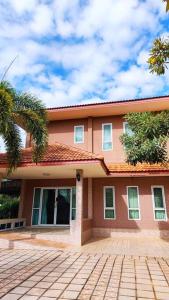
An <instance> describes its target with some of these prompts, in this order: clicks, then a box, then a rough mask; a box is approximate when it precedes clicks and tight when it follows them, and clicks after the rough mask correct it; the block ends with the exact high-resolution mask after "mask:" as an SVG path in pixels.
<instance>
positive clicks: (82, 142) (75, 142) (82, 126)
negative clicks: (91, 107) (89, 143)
mask: <svg viewBox="0 0 169 300" xmlns="http://www.w3.org/2000/svg"><path fill="white" fill-rule="evenodd" d="M78 127H81V128H82V130H83V136H82V141H81V142H77V141H76V128H78ZM74 144H84V125H76V126H74Z"/></svg>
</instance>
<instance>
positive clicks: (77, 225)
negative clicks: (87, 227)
mask: <svg viewBox="0 0 169 300" xmlns="http://www.w3.org/2000/svg"><path fill="white" fill-rule="evenodd" d="M82 223H83V170H76V220H75V221H73V222H72V224H71V227H72V228H71V233H72V238H73V239H74V243H75V244H77V245H81V244H82V225H83V224H82Z"/></svg>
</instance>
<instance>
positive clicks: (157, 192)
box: [152, 186, 167, 221]
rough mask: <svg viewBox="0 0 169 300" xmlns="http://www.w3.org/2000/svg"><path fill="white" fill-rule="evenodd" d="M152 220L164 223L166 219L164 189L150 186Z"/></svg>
mask: <svg viewBox="0 0 169 300" xmlns="http://www.w3.org/2000/svg"><path fill="white" fill-rule="evenodd" d="M152 195H153V208H154V219H155V220H157V221H165V220H166V219H167V214H166V205H165V196H164V187H163V186H152Z"/></svg>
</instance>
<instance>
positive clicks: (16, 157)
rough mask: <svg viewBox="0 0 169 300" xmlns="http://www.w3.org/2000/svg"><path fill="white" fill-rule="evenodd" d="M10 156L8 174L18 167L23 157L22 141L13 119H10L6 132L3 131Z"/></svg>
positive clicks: (8, 155)
mask: <svg viewBox="0 0 169 300" xmlns="http://www.w3.org/2000/svg"><path fill="white" fill-rule="evenodd" d="M1 135H2V137H3V140H4V143H5V148H6V152H7V157H8V164H9V167H8V175H9V174H10V173H11V172H12V171H13V170H15V169H16V167H17V166H18V164H19V162H20V158H21V146H22V141H21V138H20V132H19V128H18V126H17V125H16V124H15V123H14V122H13V120H12V119H11V120H8V122H7V125H6V130H5V132H1Z"/></svg>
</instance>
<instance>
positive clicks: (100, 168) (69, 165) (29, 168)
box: [0, 143, 108, 179]
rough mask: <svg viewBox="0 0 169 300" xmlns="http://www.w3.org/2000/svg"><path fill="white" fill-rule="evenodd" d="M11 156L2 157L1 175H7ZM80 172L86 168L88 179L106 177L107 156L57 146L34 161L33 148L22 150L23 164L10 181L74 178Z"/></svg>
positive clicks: (0, 155) (65, 146) (50, 146)
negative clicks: (105, 160) (38, 160)
mask: <svg viewBox="0 0 169 300" xmlns="http://www.w3.org/2000/svg"><path fill="white" fill-rule="evenodd" d="M7 167H8V162H7V156H6V154H5V153H1V154H0V174H1V177H3V178H5V177H6V176H7ZM77 169H83V172H84V173H83V174H84V177H104V176H105V175H106V174H108V169H107V166H106V164H105V163H104V159H103V157H101V156H100V155H96V154H93V153H90V152H88V151H85V150H81V149H78V148H75V147H71V146H67V145H63V144H59V143H55V144H52V145H48V148H47V150H46V153H45V155H44V157H43V159H42V160H41V161H40V162H39V163H38V164H35V163H34V162H33V161H32V148H25V149H23V150H22V157H21V163H20V164H19V166H18V168H17V169H16V170H15V171H14V172H13V173H12V174H11V175H10V179H45V178H47V179H54V178H74V177H75V174H76V170H77Z"/></svg>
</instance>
